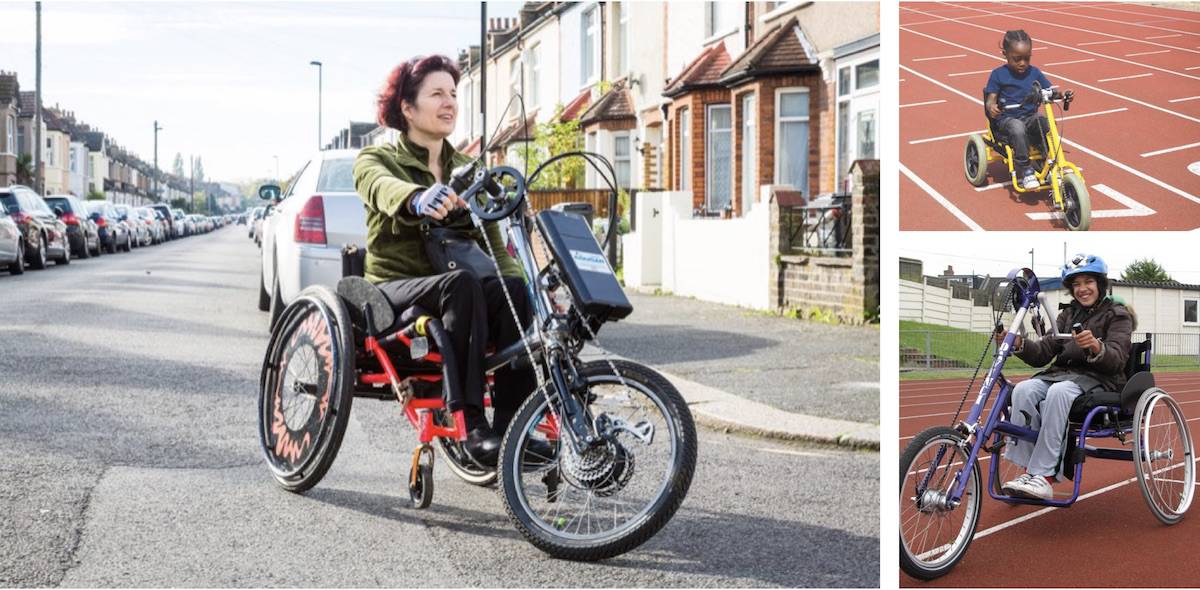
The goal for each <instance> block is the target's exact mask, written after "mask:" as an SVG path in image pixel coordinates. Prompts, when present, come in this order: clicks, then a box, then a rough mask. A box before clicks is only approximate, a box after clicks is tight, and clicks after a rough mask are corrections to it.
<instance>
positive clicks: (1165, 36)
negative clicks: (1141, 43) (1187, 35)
mask: <svg viewBox="0 0 1200 590" xmlns="http://www.w3.org/2000/svg"><path fill="white" fill-rule="evenodd" d="M1138 26H1141V25H1138ZM1182 36H1183V33H1175V34H1173V35H1155V36H1153V37H1145V39H1170V38H1171V37H1182Z"/></svg>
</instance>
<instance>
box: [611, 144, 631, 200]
mask: <svg viewBox="0 0 1200 590" xmlns="http://www.w3.org/2000/svg"><path fill="white" fill-rule="evenodd" d="M612 138H613V139H612V146H613V149H612V151H613V175H614V176H615V178H614V180H616V181H617V188H619V189H620V188H623V189H628V188H630V187H631V186H633V134H632V133H630V132H629V131H614V132H613V134H612ZM621 140H624V141H625V142H626V144H627V151H626V153H625V156H624V157H622V156H621V155H620V154H618V153H617V142H618V141H621ZM622 162H624V163H625V164H626V165H627V166H629V177H628V178H627V179H626V182H625V184H621V174H620V171H621V163H622Z"/></svg>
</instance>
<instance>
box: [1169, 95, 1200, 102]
mask: <svg viewBox="0 0 1200 590" xmlns="http://www.w3.org/2000/svg"><path fill="white" fill-rule="evenodd" d="M1197 98H1200V96H1189V97H1186V98H1176V99H1172V100H1168V101H1167V102H1186V101H1189V100H1196V99H1197Z"/></svg>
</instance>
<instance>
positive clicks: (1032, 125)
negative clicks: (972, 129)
mask: <svg viewBox="0 0 1200 590" xmlns="http://www.w3.org/2000/svg"><path fill="white" fill-rule="evenodd" d="M998 126H999V127H1000V128H1001V129H1003V130H1004V134H1005V136H1006V137H1005V139H1006V140H1008V145H1009V146H1011V147H1012V151H1013V159H1014V160H1016V161H1015V162H1013V168H1016V169H1017V174H1024V173H1025V169H1026V168H1028V167H1029V148H1030V147H1031V146H1032V147H1036V148H1038V149H1039V150H1042V157H1045V150H1046V136H1045V134H1044V133H1043V132H1042V130H1043V129H1044V130H1046V132H1049V131H1050V123H1049V121H1047V120H1046V117H1043V116H1041V115H1039V114H1037V113H1034V114H1033V115H1030V116H1028V117H1025V118H1024V119H1018V118H1016V117H1005V118H1004V119H1002V120H1001V121H1000V123H999V125H998Z"/></svg>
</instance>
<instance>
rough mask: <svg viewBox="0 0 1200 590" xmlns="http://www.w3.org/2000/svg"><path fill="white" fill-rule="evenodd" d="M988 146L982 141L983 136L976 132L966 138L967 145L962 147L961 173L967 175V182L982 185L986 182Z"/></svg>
mask: <svg viewBox="0 0 1200 590" xmlns="http://www.w3.org/2000/svg"><path fill="white" fill-rule="evenodd" d="M987 154H988V148H987V144H986V143H984V142H983V137H982V136H980V135H979V134H978V133H972V134H971V136H970V137H968V138H967V145H966V147H964V148H963V173H964V174H966V176H967V182H969V183H971V185H972V186H977V187H979V186H983V185H985V184H987V167H988V156H987Z"/></svg>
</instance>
